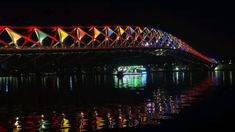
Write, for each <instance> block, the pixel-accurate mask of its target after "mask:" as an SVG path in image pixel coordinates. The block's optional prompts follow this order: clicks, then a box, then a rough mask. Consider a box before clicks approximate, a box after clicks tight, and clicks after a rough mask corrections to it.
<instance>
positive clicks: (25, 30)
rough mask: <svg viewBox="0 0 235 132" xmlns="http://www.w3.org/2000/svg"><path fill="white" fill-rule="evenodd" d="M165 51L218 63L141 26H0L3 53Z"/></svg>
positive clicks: (167, 35) (0, 47) (151, 29)
mask: <svg viewBox="0 0 235 132" xmlns="http://www.w3.org/2000/svg"><path fill="white" fill-rule="evenodd" d="M110 48H156V49H158V48H161V49H162V48H166V49H173V50H180V51H185V52H187V53H190V54H192V55H194V56H196V57H198V58H200V59H202V60H203V61H205V62H207V63H209V64H215V63H216V61H215V60H213V59H211V58H208V57H206V56H205V55H203V54H201V53H199V52H198V51H196V50H195V49H193V48H192V47H190V46H189V45H188V44H186V43H185V42H184V41H182V40H180V39H178V38H176V37H174V36H173V35H171V34H169V33H166V32H164V31H161V30H157V29H154V28H149V27H139V26H71V27H61V26H51V27H37V26H26V27H14V26H0V52H1V50H2V51H3V50H4V51H6V50H15V51H18V50H19V51H20V50H39V51H40V50H44V49H46V50H59V49H64V50H70V49H78V50H82V49H110Z"/></svg>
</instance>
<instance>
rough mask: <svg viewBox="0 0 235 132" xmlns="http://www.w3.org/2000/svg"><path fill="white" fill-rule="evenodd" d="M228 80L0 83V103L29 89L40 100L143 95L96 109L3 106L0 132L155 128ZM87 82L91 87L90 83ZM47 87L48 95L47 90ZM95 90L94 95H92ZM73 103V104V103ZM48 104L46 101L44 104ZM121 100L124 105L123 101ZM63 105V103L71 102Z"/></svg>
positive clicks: (187, 75) (219, 75)
mask: <svg viewBox="0 0 235 132" xmlns="http://www.w3.org/2000/svg"><path fill="white" fill-rule="evenodd" d="M233 74H234V73H233V72H231V71H229V72H222V71H221V72H218V71H217V72H208V74H206V75H197V74H195V73H192V72H173V73H164V72H158V73H149V75H147V74H141V75H125V76H124V78H123V79H122V80H121V81H120V80H119V82H118V80H117V78H116V77H115V76H114V77H113V78H110V77H109V76H106V75H97V76H95V77H91V76H89V75H81V76H79V75H70V76H68V77H67V78H66V77H58V76H45V77H41V79H39V80H40V81H39V82H37V81H36V78H35V77H33V76H31V77H0V83H1V85H0V89H1V98H3V99H5V98H4V97H3V96H4V95H6V94H7V95H6V96H8V95H9V98H10V96H12V95H14V94H18V93H21V92H20V90H23V91H24V92H25V90H29V91H30V92H29V93H33V92H32V88H37V87H33V86H37V85H39V86H40V87H42V88H41V89H36V90H35V91H36V92H41V94H44V92H45V91H46V92H49V93H51V92H56V91H58V90H59V91H61V93H66V91H71V92H72V93H73V94H72V95H70V96H77V94H74V93H76V92H79V90H80V91H81V92H83V93H82V94H84V93H86V94H87V91H82V89H83V88H84V89H88V91H89V92H92V91H94V92H98V91H102V87H104V86H106V85H108V86H109V89H113V91H112V92H117V93H118V92H126V91H119V90H122V89H131V91H133V92H131V91H130V92H131V94H130V95H131V96H132V93H133V94H134V95H133V97H138V96H140V95H137V96H135V91H138V90H140V89H139V88H140V87H144V89H142V91H143V93H142V94H144V95H145V94H146V95H147V96H144V97H143V98H141V97H140V98H141V101H139V100H138V101H137V102H133V103H129V102H127V103H120V102H105V103H103V104H102V105H100V104H99V105H91V106H89V105H88V106H80V105H78V104H69V103H67V104H61V105H52V104H49V105H48V104H34V105H22V104H21V105H17V104H13V105H11V106H9V105H4V104H3V105H1V107H0V108H1V109H0V131H7V130H8V131H14V132H18V131H47V130H48V131H63V132H66V131H70V130H72V131H81V132H82V131H94V130H99V129H112V128H123V127H135V126H139V125H146V124H154V125H157V124H160V123H161V121H162V120H166V119H171V118H172V117H173V116H172V115H174V114H178V113H180V112H181V111H182V110H183V109H184V108H186V107H189V106H191V105H193V103H195V102H197V101H199V100H200V99H201V97H202V96H203V93H204V92H206V91H208V90H209V89H210V87H211V86H217V85H231V86H232V85H233V81H234V80H233ZM112 79H113V80H112ZM66 80H67V81H66ZM91 80H93V81H92V82H90V81H91ZM110 82H111V83H110ZM22 84H23V85H22ZM111 84H114V85H111ZM23 86H24V87H23ZM65 86H67V88H68V90H66V89H65V88H64V87H65ZM88 86H89V87H88ZM112 86H113V87H112ZM48 87H50V88H51V89H47V88H48ZM94 88H95V89H94ZM97 88H100V89H98V90H97ZM103 90H104V91H102V92H105V91H106V92H107V89H105V88H104V89H103ZM43 91H44V92H43ZM108 92H110V91H108ZM90 94H92V93H90ZM105 94H109V93H105ZM60 95H61V94H60ZM92 96H102V95H99V93H97V94H92ZM128 96H129V95H128ZM40 97H43V96H40ZM79 97H80V96H79ZM79 97H78V98H76V99H78V100H79ZM51 98H53V95H52V97H51ZM51 98H48V101H49V100H50V99H51ZM61 98H65V95H63V94H62V95H61ZM61 98H60V99H61ZM113 98H117V97H113ZM123 98H124V99H129V98H128V97H125V96H123ZM29 99H34V98H29ZM69 99H70V98H69ZM45 100H47V99H45ZM45 100H44V101H45ZM91 100H92V99H91ZM66 101H68V102H69V101H71V100H66ZM45 103H46V102H45ZM88 103H89V102H88ZM52 106H53V107H52Z"/></svg>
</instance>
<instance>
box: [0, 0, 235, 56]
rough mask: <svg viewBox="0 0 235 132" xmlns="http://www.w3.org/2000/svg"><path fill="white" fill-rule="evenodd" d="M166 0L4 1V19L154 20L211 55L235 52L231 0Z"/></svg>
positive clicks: (143, 23) (155, 24)
mask: <svg viewBox="0 0 235 132" xmlns="http://www.w3.org/2000/svg"><path fill="white" fill-rule="evenodd" d="M163 1H164V0H162V1H155V0H152V1H151V0H141V1H140V0H129V1H127V0H121V1H115V0H97V1H95V2H94V1H88V0H86V1H78V0H77V1H71V0H57V1H55V0H54V1H46V0H40V1H39V0H38V1H34V2H32V1H31V2H29V1H20V0H19V1H14V2H13V1H1V8H0V25H16V26H17V25H46V26H48V25H137V26H150V27H155V28H158V29H161V30H163V31H166V32H168V33H171V34H173V35H174V36H176V37H178V38H180V39H182V40H184V41H185V42H187V43H188V44H189V45H191V46H192V47H193V48H195V49H197V50H198V51H200V52H202V53H204V54H205V55H208V56H210V57H213V58H216V59H221V58H230V57H233V58H234V57H235V43H234V42H235V36H234V35H235V20H234V17H235V15H234V13H235V8H234V7H233V3H228V2H227V1H226V0H223V1H219V2H215V1H213V2H208V1H207V2H205V1H197V2H192V1H190V0H188V1H178V2H176V1H174V2H173V1H166V2H163Z"/></svg>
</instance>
